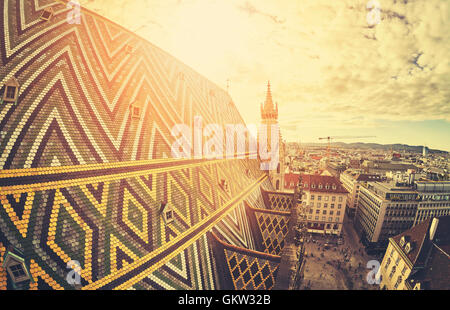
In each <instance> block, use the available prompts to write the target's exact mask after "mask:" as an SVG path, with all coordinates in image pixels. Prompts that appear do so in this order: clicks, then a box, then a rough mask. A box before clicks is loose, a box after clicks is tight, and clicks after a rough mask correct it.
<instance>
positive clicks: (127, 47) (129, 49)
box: [125, 44, 134, 55]
mask: <svg viewBox="0 0 450 310" xmlns="http://www.w3.org/2000/svg"><path fill="white" fill-rule="evenodd" d="M133 52H134V48H133V46H132V45H130V44H127V45H125V53H127V54H128V55H130V54H132V53H133Z"/></svg>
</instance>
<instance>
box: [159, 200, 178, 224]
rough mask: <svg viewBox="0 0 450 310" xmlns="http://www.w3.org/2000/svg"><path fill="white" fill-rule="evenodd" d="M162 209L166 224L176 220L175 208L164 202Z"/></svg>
mask: <svg viewBox="0 0 450 310" xmlns="http://www.w3.org/2000/svg"><path fill="white" fill-rule="evenodd" d="M160 211H161V215H162V217H163V220H164V224H166V225H169V224H170V223H172V222H173V221H174V220H175V214H174V211H173V208H172V207H171V206H170V205H169V204H168V203H166V202H162V203H161V208H160Z"/></svg>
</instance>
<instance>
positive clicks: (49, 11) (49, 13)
mask: <svg viewBox="0 0 450 310" xmlns="http://www.w3.org/2000/svg"><path fill="white" fill-rule="evenodd" d="M52 17H53V8H51V7H50V8H46V9H44V11H42V14H41V17H40V18H41V20H43V21H46V22H48V21H49V20H50V19H51V18H52Z"/></svg>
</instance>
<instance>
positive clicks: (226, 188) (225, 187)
mask: <svg viewBox="0 0 450 310" xmlns="http://www.w3.org/2000/svg"><path fill="white" fill-rule="evenodd" d="M219 186H220V187H221V188H222V189H223V190H224V191H225V192H226V193H228V194H229V193H230V187H229V186H228V182H227V180H225V179H221V180H220V183H219Z"/></svg>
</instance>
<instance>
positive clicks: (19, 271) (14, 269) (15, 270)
mask: <svg viewBox="0 0 450 310" xmlns="http://www.w3.org/2000/svg"><path fill="white" fill-rule="evenodd" d="M9 271H10V272H11V273H12V275H13V276H14V278H20V277H23V276H26V273H25V270H24V269H23V266H22V264H16V265H11V266H9Z"/></svg>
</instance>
